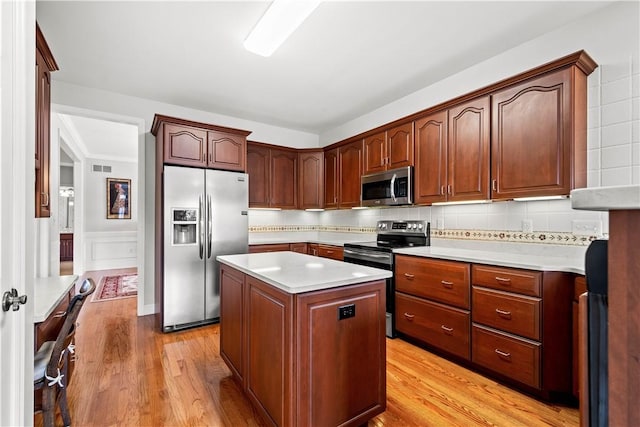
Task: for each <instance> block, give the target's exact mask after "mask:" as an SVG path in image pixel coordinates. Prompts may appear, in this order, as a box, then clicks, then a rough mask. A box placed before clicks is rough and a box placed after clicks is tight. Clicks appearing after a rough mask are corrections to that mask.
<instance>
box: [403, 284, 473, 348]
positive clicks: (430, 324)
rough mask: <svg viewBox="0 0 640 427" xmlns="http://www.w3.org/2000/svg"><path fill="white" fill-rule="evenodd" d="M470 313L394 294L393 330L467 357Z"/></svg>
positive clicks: (409, 296)
mask: <svg viewBox="0 0 640 427" xmlns="http://www.w3.org/2000/svg"><path fill="white" fill-rule="evenodd" d="M470 323H471V322H470V319H469V312H468V311H466V310H460V309H457V308H452V307H447V306H444V305H441V304H437V303H433V302H430V301H426V300H423V299H421V298H416V297H412V296H411V295H405V294H402V293H398V292H397V293H396V329H397V330H398V331H399V332H402V333H404V334H407V335H410V336H412V337H414V338H417V339H419V340H421V341H424V342H426V343H428V344H431V345H433V346H434V347H438V348H440V349H442V350H445V351H447V352H449V353H452V354H455V355H456V356H459V357H463V358H465V359H467V360H468V359H469V327H470Z"/></svg>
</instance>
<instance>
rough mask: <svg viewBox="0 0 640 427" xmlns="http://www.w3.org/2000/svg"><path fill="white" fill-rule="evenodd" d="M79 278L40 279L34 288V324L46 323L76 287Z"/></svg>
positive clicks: (36, 281)
mask: <svg viewBox="0 0 640 427" xmlns="http://www.w3.org/2000/svg"><path fill="white" fill-rule="evenodd" d="M76 280H78V276H75V275H72V276H55V277H38V278H36V279H35V283H34V286H33V323H40V322H44V321H45V320H46V319H47V317H49V315H50V314H51V313H52V312H53V309H54V308H56V307H57V305H58V304H60V301H62V299H63V298H64V297H65V296H66V295H67V293H68V292H69V291H70V290H71V288H72V287H73V286H74V285H75V283H76Z"/></svg>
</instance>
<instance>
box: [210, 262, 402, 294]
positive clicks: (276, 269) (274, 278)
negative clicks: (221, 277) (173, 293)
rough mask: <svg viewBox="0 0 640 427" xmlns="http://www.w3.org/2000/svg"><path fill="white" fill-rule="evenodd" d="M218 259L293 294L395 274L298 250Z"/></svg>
mask: <svg viewBox="0 0 640 427" xmlns="http://www.w3.org/2000/svg"><path fill="white" fill-rule="evenodd" d="M216 259H217V260H218V261H220V262H221V263H223V264H226V265H229V266H231V267H233V268H235V269H238V270H240V271H242V272H243V273H246V274H248V275H250V276H252V277H255V278H256V279H259V280H262V281H263V282H266V283H268V284H270V285H272V286H275V287H276V288H278V289H281V290H283V291H285V292H288V293H290V294H299V293H303V292H310V291H317V290H322V289H330V288H336V287H339V286H345V285H353V284H357V283H365V282H371V281H374V280H382V279H387V278H389V277H391V275H392V273H391V271H388V270H381V269H378V268H371V267H365V266H362V265H357V264H349V263H345V262H342V261H335V260H332V259H328V258H319V257H314V256H311V255H305V254H300V253H296V252H265V253H257V254H240V255H224V256H219V257H217V258H216Z"/></svg>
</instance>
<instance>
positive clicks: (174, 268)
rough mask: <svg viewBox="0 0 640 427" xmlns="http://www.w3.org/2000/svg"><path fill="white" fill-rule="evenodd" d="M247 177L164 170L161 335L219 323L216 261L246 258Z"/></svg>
mask: <svg viewBox="0 0 640 427" xmlns="http://www.w3.org/2000/svg"><path fill="white" fill-rule="evenodd" d="M248 185H249V177H248V175H247V174H244V173H237V172H225V171H218V170H212V169H195V168H186V167H179V166H165V167H164V178H163V191H164V194H163V209H164V265H163V267H164V268H163V295H162V310H163V312H162V329H163V331H165V332H170V331H174V330H178V329H183V328H188V327H191V326H197V325H200V324H206V323H212V322H216V321H218V320H219V318H220V283H219V278H218V275H219V271H218V269H219V266H218V262H217V261H216V256H218V255H229V254H238V253H247V248H248V236H249V234H248V233H249V230H248V217H247V210H248V204H249V186H248Z"/></svg>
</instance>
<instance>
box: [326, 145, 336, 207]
mask: <svg viewBox="0 0 640 427" xmlns="http://www.w3.org/2000/svg"><path fill="white" fill-rule="evenodd" d="M339 182H340V180H339V179H338V149H337V148H334V149H332V150H328V151H325V153H324V208H325V209H331V208H337V207H338V185H339Z"/></svg>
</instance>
